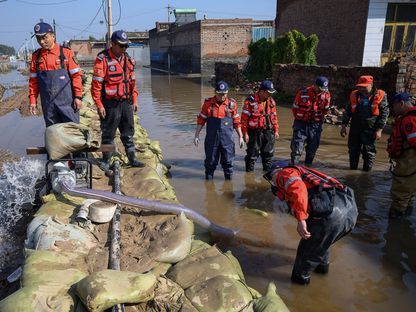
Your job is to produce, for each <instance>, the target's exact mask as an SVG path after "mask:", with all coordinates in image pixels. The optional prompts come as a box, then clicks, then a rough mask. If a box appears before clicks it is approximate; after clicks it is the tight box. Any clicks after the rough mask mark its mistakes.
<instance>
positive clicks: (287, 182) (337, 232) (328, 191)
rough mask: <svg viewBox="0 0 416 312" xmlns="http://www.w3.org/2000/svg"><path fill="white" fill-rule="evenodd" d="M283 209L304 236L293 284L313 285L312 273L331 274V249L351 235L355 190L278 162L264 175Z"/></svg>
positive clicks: (353, 223)
mask: <svg viewBox="0 0 416 312" xmlns="http://www.w3.org/2000/svg"><path fill="white" fill-rule="evenodd" d="M264 177H265V178H266V180H268V181H269V182H270V183H271V185H272V193H273V194H274V195H276V196H277V198H278V200H279V207H281V209H283V210H284V211H285V212H289V213H291V214H292V215H293V216H294V217H295V218H296V219H297V221H298V224H297V232H298V234H299V235H300V237H301V240H300V242H299V246H298V249H297V254H296V259H295V264H294V266H293V270H292V277H291V279H292V281H293V282H295V283H298V284H303V285H306V284H309V282H310V278H311V277H310V274H311V272H313V271H314V272H316V273H321V274H326V273H328V271H329V247H330V246H331V245H332V244H334V243H335V242H336V241H338V240H339V239H341V238H342V237H344V236H345V235H347V234H348V233H349V232H350V231H351V230H352V229H353V228H354V226H355V223H356V221H357V215H358V211H357V205H356V203H355V199H354V191H353V190H352V189H350V188H349V187H347V186H345V185H343V184H341V183H340V182H339V181H338V180H337V179H334V178H332V177H330V176H327V175H326V174H324V173H322V172H319V171H317V170H313V169H310V168H307V167H302V166H288V164H287V162H277V163H274V164H273V166H272V170H271V171H269V172H268V173H266V174H265V175H264Z"/></svg>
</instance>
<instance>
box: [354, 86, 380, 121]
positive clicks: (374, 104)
mask: <svg viewBox="0 0 416 312" xmlns="http://www.w3.org/2000/svg"><path fill="white" fill-rule="evenodd" d="M385 95H386V92H384V91H383V90H375V91H374V93H373V94H372V95H371V96H370V99H369V102H370V105H371V114H372V115H373V116H378V115H379V114H380V111H379V109H378V107H379V105H380V103H381V101H382V100H383V98H384V96H385ZM350 103H351V112H352V113H354V112H355V109H356V108H357V105H360V94H359V93H358V90H354V91H352V92H351V95H350Z"/></svg>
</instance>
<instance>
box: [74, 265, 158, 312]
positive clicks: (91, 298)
mask: <svg viewBox="0 0 416 312" xmlns="http://www.w3.org/2000/svg"><path fill="white" fill-rule="evenodd" d="M156 282H157V279H156V277H155V276H154V275H153V274H152V273H146V274H139V273H134V272H126V271H115V270H104V271H100V272H97V273H94V274H92V275H90V276H87V277H86V278H84V279H82V280H81V281H79V282H78V283H77V284H76V286H75V290H76V293H77V295H78V296H79V298H80V299H81V300H82V302H83V303H84V304H85V306H86V307H87V308H88V310H89V311H90V312H101V311H104V310H106V309H108V308H111V307H113V306H115V305H117V304H119V303H140V302H146V301H149V300H151V299H153V297H154V288H155V286H156Z"/></svg>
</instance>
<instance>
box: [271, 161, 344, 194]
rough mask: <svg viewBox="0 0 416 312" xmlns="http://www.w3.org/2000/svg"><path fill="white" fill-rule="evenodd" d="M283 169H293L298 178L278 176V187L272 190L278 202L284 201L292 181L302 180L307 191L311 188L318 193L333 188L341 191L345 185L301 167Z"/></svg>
mask: <svg viewBox="0 0 416 312" xmlns="http://www.w3.org/2000/svg"><path fill="white" fill-rule="evenodd" d="M285 168H295V169H296V170H297V171H298V172H299V175H300V176H293V177H284V176H280V177H278V179H280V180H279V181H276V182H277V184H278V186H279V187H276V188H274V191H275V193H274V194H275V195H276V196H277V197H278V198H279V199H280V200H285V199H286V191H287V188H288V187H289V185H290V184H291V183H292V182H293V181H294V180H302V181H303V182H304V183H305V184H306V188H307V189H308V190H310V189H312V188H315V187H316V188H318V189H319V191H322V190H333V189H334V188H336V189H340V190H343V189H344V188H345V185H343V184H342V183H341V182H339V181H338V180H337V179H335V178H333V177H331V176H328V175H326V174H324V173H322V172H320V171H317V170H314V169H311V168H306V167H303V166H288V167H285Z"/></svg>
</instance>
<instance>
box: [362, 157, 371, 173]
mask: <svg viewBox="0 0 416 312" xmlns="http://www.w3.org/2000/svg"><path fill="white" fill-rule="evenodd" d="M372 167H373V165H372V164H370V162H369V161H368V160H365V159H364V163H363V171H367V172H368V171H371V168H372Z"/></svg>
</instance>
